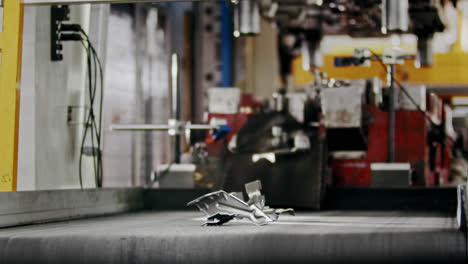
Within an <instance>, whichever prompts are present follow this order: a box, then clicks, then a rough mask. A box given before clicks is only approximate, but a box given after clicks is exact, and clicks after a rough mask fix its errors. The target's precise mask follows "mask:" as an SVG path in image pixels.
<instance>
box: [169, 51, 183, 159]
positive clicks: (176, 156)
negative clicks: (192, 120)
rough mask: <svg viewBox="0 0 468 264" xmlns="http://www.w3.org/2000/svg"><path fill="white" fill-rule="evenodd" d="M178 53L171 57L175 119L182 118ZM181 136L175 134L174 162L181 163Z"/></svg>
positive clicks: (173, 112)
mask: <svg viewBox="0 0 468 264" xmlns="http://www.w3.org/2000/svg"><path fill="white" fill-rule="evenodd" d="M178 59H179V58H178V56H177V54H175V53H173V54H172V57H171V89H172V116H173V120H180V91H179V82H178V78H179V63H178ZM180 155H181V150H180V136H179V135H175V136H174V162H175V163H180Z"/></svg>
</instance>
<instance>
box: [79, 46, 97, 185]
mask: <svg viewBox="0 0 468 264" xmlns="http://www.w3.org/2000/svg"><path fill="white" fill-rule="evenodd" d="M81 44H82V45H83V47H84V48H85V50H86V53H87V73H88V93H89V101H90V102H89V103H90V110H89V114H88V117H87V118H86V123H85V130H84V132H83V139H82V142H81V149H80V159H79V177H80V186H81V188H83V177H82V159H83V155H84V153H83V149H84V144H85V142H86V137H87V135H88V129H89V127H91V155H92V157H93V165H94V166H93V167H94V177H95V182H96V186H98V179H99V178H100V177H99V175H98V174H99V170H100V169H99V168H102V166H101V164H100V159H97V158H96V155H99V154H97V153H96V151H95V150H96V146H95V144H94V135H96V139H97V143H98V146H99V148H100V135H99V133H97V131H96V130H97V126H96V120H95V115H94V107H93V106H94V100H95V95H96V89H97V88H96V83H97V81H96V78H97V73H96V64H94V69H95V70H94V82H93V71H92V69H93V61H94V62H95V61H96V59H95V56H94V55H93V54H92V52H91V49H90V48H89V45H88V46H86V45H85V43H84V42H83V41H81ZM91 56H94V57H93V59H91ZM93 83H94V85H93ZM97 152H98V153H99V151H97ZM99 156H100V155H99Z"/></svg>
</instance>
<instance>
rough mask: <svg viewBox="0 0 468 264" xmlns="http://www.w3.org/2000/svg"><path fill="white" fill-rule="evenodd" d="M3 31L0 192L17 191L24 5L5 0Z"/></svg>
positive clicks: (17, 0) (0, 35)
mask: <svg viewBox="0 0 468 264" xmlns="http://www.w3.org/2000/svg"><path fill="white" fill-rule="evenodd" d="M3 4H4V6H3V32H1V33H0V52H1V56H0V191H15V190H16V177H17V174H16V171H17V160H18V121H19V80H20V73H21V45H22V31H23V4H22V3H21V0H3Z"/></svg>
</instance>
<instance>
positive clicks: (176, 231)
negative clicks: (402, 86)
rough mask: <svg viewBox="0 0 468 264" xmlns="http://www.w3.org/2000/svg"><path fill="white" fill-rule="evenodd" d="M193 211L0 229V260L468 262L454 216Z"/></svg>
mask: <svg viewBox="0 0 468 264" xmlns="http://www.w3.org/2000/svg"><path fill="white" fill-rule="evenodd" d="M201 223H202V215H201V214H200V213H199V212H195V211H188V212H169V211H168V212H140V213H132V214H130V213H129V214H123V215H116V216H108V217H99V218H89V219H83V220H74V221H67V222H57V223H49V224H41V225H31V226H23V227H14V228H6V229H1V230H0V263H294V262H296V263H299V262H308V263H419V262H420V263H467V259H466V254H467V252H466V251H467V244H466V237H465V234H464V233H462V232H460V231H458V230H457V227H456V222H455V219H454V218H452V217H447V216H443V215H440V214H434V213H422V212H414V213H412V212H394V211H390V212H375V211H373V212H359V211H324V212H299V213H298V214H297V216H282V217H280V220H279V221H278V222H275V223H272V224H270V225H266V226H253V225H251V223H250V222H244V221H235V222H231V223H229V224H227V225H225V226H220V227H201V226H200V224H201Z"/></svg>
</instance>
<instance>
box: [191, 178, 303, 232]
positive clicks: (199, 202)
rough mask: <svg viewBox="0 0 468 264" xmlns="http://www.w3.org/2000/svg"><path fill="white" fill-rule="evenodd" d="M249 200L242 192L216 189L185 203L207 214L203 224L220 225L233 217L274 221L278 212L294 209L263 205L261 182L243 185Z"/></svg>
mask: <svg viewBox="0 0 468 264" xmlns="http://www.w3.org/2000/svg"><path fill="white" fill-rule="evenodd" d="M245 189H246V191H247V195H248V196H249V200H248V201H247V202H244V201H243V194H242V193H236V192H234V193H227V192H225V191H222V190H221V191H217V192H212V193H209V194H205V195H203V196H201V197H199V198H197V199H195V200H193V201H191V202H189V203H188V204H187V205H188V206H191V205H196V206H197V207H198V209H200V211H201V212H203V213H204V214H205V215H206V216H207V220H208V221H207V222H206V223H205V224H203V225H205V226H220V225H223V224H225V223H227V222H229V221H231V220H232V219H234V218H237V219H243V218H244V219H249V220H250V221H252V222H253V223H254V224H256V225H266V224H268V223H270V222H273V221H276V220H278V218H279V215H280V214H283V213H289V214H291V215H294V214H295V213H294V210H293V209H291V208H288V209H274V208H270V207H268V206H265V196H264V195H262V193H261V189H262V184H261V182H260V181H258V180H257V181H253V182H250V183H247V184H246V185H245Z"/></svg>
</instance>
